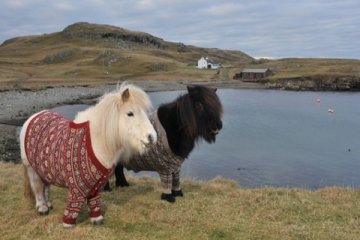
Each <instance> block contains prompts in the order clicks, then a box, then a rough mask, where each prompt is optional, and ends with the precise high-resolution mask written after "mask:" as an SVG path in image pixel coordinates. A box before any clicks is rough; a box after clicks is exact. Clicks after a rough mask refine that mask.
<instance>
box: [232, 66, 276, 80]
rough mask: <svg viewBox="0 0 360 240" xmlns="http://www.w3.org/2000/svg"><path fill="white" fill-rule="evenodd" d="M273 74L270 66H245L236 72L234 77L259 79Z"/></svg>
mask: <svg viewBox="0 0 360 240" xmlns="http://www.w3.org/2000/svg"><path fill="white" fill-rule="evenodd" d="M271 74H272V71H271V70H270V69H269V68H257V69H250V68H245V69H243V70H241V71H238V72H236V73H235V76H234V79H239V80H257V79H261V78H266V77H268V76H270V75H271Z"/></svg>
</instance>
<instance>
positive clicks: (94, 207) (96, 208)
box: [88, 192, 104, 225]
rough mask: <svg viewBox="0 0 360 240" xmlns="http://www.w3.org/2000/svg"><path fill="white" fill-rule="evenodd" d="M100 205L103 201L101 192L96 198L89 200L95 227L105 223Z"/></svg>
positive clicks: (90, 213)
mask: <svg viewBox="0 0 360 240" xmlns="http://www.w3.org/2000/svg"><path fill="white" fill-rule="evenodd" d="M100 204H101V199H100V194H99V192H96V193H95V195H94V196H92V197H90V198H88V212H89V216H90V221H91V223H93V224H95V225H99V224H102V223H103V222H104V217H103V215H102V214H101V211H100Z"/></svg>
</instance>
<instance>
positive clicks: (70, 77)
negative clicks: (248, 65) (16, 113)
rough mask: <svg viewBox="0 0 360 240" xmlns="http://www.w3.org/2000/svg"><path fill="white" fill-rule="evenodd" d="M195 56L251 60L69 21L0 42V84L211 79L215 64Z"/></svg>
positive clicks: (235, 53) (232, 53) (234, 53)
mask: <svg viewBox="0 0 360 240" xmlns="http://www.w3.org/2000/svg"><path fill="white" fill-rule="evenodd" d="M201 56H207V57H210V58H212V59H213V60H215V61H217V62H221V63H222V64H225V65H226V64H231V63H233V62H238V63H242V62H250V61H252V60H253V58H252V57H250V56H248V55H246V54H245V53H243V52H240V51H228V50H220V49H209V48H198V47H195V46H189V45H184V44H182V43H173V42H168V41H165V40H163V39H160V38H158V37H155V36H152V35H150V34H147V33H143V32H134V31H129V30H126V29H123V28H119V27H114V26H109V25H98V24H90V23H75V24H73V25H70V26H68V27H66V28H65V29H64V30H63V31H61V32H56V33H51V34H44V35H41V36H26V37H18V38H13V39H10V40H7V41H5V42H4V43H3V44H2V45H1V46H0V74H1V79H0V88H14V87H15V88H17V87H31V86H33V85H34V86H36V85H57V84H61V85H68V84H70V85H72V84H95V83H98V82H101V83H104V82H114V81H119V80H124V79H141V80H143V79H154V80H168V79H171V80H189V79H199V80H201V79H211V78H212V77H213V76H214V74H216V70H210V71H202V70H199V69H196V68H195V67H194V66H195V64H197V60H198V59H199V58H200V57H201Z"/></svg>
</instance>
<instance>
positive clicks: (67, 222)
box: [63, 216, 76, 225]
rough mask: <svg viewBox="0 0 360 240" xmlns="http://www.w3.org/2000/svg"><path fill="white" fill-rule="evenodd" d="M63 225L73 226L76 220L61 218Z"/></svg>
mask: <svg viewBox="0 0 360 240" xmlns="http://www.w3.org/2000/svg"><path fill="white" fill-rule="evenodd" d="M63 223H66V224H70V225H74V224H75V223H76V218H72V217H66V216H63Z"/></svg>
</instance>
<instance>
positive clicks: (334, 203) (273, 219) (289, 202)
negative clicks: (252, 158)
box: [0, 163, 360, 240]
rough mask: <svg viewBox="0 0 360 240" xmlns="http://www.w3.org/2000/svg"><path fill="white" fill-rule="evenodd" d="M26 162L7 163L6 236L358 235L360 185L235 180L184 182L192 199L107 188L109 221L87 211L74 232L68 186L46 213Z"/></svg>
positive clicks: (142, 181)
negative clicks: (33, 192)
mask: <svg viewBox="0 0 360 240" xmlns="http://www.w3.org/2000/svg"><path fill="white" fill-rule="evenodd" d="M22 173H23V169H22V166H21V165H15V164H11V163H0V196H1V203H2V204H1V207H0V216H1V218H0V232H1V239H62V240H63V239H182V240H184V239H316V240H317V239H326V240H329V239H342V240H343V239H359V236H360V228H359V226H360V201H359V199H360V190H356V189H345V188H323V189H319V190H317V191H310V190H305V189H291V188H262V189H246V188H241V187H239V186H237V184H236V183H235V182H234V181H232V180H228V179H224V178H216V179H213V180H211V181H208V182H198V181H194V180H184V181H183V191H184V193H185V197H183V198H177V202H176V203H175V204H169V203H167V202H164V201H161V200H160V199H159V196H160V193H161V190H160V184H159V181H158V180H157V179H153V178H150V177H141V178H134V177H129V182H130V184H131V187H129V188H123V189H116V190H114V191H113V192H111V193H102V198H103V204H102V209H103V212H104V213H105V223H104V224H103V225H101V226H93V225H91V224H90V222H89V219H88V216H87V214H86V212H85V211H83V212H82V214H81V215H80V216H79V219H78V224H77V226H76V227H75V228H74V229H70V230H69V229H64V228H63V227H62V224H61V218H62V212H63V208H64V205H65V200H66V190H65V189H61V188H57V187H52V190H51V198H52V200H53V204H54V207H55V208H54V210H53V211H52V212H51V213H50V214H49V215H48V216H45V217H43V216H39V215H37V213H36V212H35V209H34V206H33V204H32V203H30V201H28V199H25V198H24V197H23V187H22V181H23V176H22Z"/></svg>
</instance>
